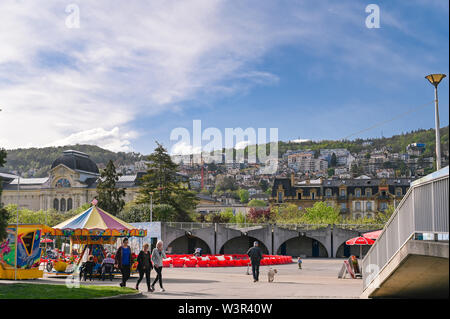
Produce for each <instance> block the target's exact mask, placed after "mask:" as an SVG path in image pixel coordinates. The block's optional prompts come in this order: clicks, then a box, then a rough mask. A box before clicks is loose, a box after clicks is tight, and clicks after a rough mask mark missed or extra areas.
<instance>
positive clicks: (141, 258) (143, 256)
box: [137, 250, 153, 270]
mask: <svg viewBox="0 0 450 319" xmlns="http://www.w3.org/2000/svg"><path fill="white" fill-rule="evenodd" d="M146 258H147V259H148V264H149V265H150V270H152V269H153V265H152V257H151V255H150V252H148V254H146V253H144V251H143V250H141V252H140V253H139V255H138V258H137V262H138V266H137V269H138V270H144V265H145V259H146Z"/></svg>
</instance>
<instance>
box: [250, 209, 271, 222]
mask: <svg viewBox="0 0 450 319" xmlns="http://www.w3.org/2000/svg"><path fill="white" fill-rule="evenodd" d="M248 219H249V221H250V222H252V223H268V222H272V221H274V220H275V216H274V214H273V212H272V211H271V210H270V208H255V207H252V208H250V211H249V212H248Z"/></svg>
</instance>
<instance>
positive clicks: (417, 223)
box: [362, 166, 449, 289]
mask: <svg viewBox="0 0 450 319" xmlns="http://www.w3.org/2000/svg"><path fill="white" fill-rule="evenodd" d="M448 182H449V168H448V166H447V167H445V168H443V169H441V170H439V171H437V172H435V173H432V174H430V175H427V176H425V177H424V178H421V179H419V180H416V181H414V182H412V183H411V187H410V189H409V190H408V192H407V193H406V195H405V196H404V197H403V199H402V201H401V202H400V204H399V205H398V206H397V208H396V209H395V211H394V213H393V214H392V216H391V218H390V219H389V221H388V222H387V223H386V225H385V226H384V228H383V231H382V232H381V234H380V236H379V237H378V239H377V240H376V242H375V244H374V245H372V247H371V248H370V250H369V251H368V252H367V254H366V256H365V257H364V259H363V261H362V273H363V279H364V282H363V289H366V288H367V287H368V286H369V285H370V284H371V283H372V282H373V280H375V278H376V277H377V276H378V274H379V273H380V272H381V271H382V270H383V268H384V267H385V266H386V265H387V264H388V263H389V261H390V259H391V258H392V257H394V255H395V254H396V253H397V252H398V251H399V250H400V249H401V248H402V247H403V245H405V244H406V242H407V241H408V240H409V239H411V238H424V239H430V240H435V239H436V238H437V236H441V235H445V236H443V238H446V239H447V240H448V224H449V208H448V204H449V203H448V196H449V185H448ZM418 236H420V237H418Z"/></svg>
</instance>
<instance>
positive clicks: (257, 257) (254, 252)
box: [247, 246, 263, 264]
mask: <svg viewBox="0 0 450 319" xmlns="http://www.w3.org/2000/svg"><path fill="white" fill-rule="evenodd" d="M247 255H248V256H249V257H250V260H251V261H252V264H259V262H260V261H261V259H262V258H263V254H262V251H261V248H259V247H258V246H253V247H251V248H250V249H249V250H248V251H247Z"/></svg>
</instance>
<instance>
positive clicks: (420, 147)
mask: <svg viewBox="0 0 450 319" xmlns="http://www.w3.org/2000/svg"><path fill="white" fill-rule="evenodd" d="M425 147H426V144H424V143H411V144H409V145H408V146H406V152H407V153H408V155H413V156H419V155H422V153H423V152H425Z"/></svg>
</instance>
